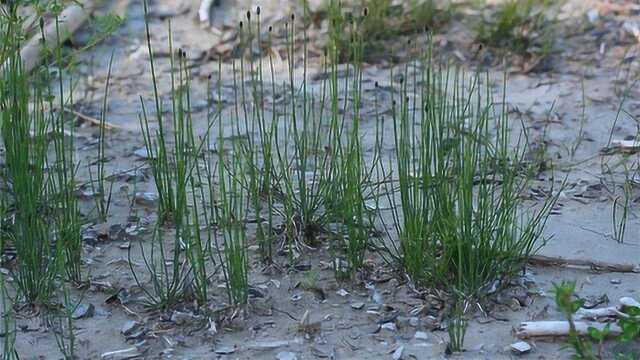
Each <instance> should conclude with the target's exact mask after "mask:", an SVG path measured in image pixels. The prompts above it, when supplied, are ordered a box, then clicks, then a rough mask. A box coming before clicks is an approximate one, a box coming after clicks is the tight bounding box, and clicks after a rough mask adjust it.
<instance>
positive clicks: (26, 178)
mask: <svg viewBox="0 0 640 360" xmlns="http://www.w3.org/2000/svg"><path fill="white" fill-rule="evenodd" d="M15 26H17V25H15ZM14 51H15V52H14V53H13V54H11V55H10V56H9V58H8V59H7V62H5V67H4V71H3V76H2V80H0V86H1V87H2V89H1V90H0V97H1V98H0V104H1V106H0V108H1V109H2V111H0V116H1V117H2V119H1V124H2V137H3V141H4V146H5V161H6V174H5V176H6V178H5V180H6V182H7V184H9V187H10V194H11V198H12V200H13V201H12V204H13V206H14V211H15V220H14V223H13V228H12V230H11V232H10V234H8V236H9V238H10V240H11V242H12V243H13V244H14V245H15V248H16V252H17V255H18V259H19V264H18V266H17V269H16V272H15V274H14V277H15V279H16V286H17V287H18V289H19V291H20V294H21V295H22V296H23V297H24V299H25V300H27V301H29V302H46V301H47V300H48V299H49V298H50V295H51V294H52V291H53V288H54V285H53V279H54V277H55V267H54V266H53V262H52V259H53V257H54V256H55V254H54V253H53V250H52V247H51V244H50V242H49V239H50V238H49V235H50V234H51V230H52V229H51V226H50V225H49V223H48V221H47V220H46V218H45V217H44V216H43V211H42V210H43V207H44V201H43V194H45V193H46V192H47V182H46V175H45V169H46V164H47V151H48V145H49V143H48V140H47V139H48V137H47V132H48V129H49V118H48V117H47V112H46V111H45V110H44V101H45V100H44V99H43V96H42V93H41V92H40V91H39V90H38V89H37V88H35V89H33V91H32V90H31V87H30V85H29V82H28V76H27V74H25V73H24V71H23V70H22V63H21V61H20V58H19V56H18V55H17V54H18V52H17V50H16V49H14ZM30 101H31V102H33V104H34V108H35V109H36V110H35V111H30V109H29V102H30Z"/></svg>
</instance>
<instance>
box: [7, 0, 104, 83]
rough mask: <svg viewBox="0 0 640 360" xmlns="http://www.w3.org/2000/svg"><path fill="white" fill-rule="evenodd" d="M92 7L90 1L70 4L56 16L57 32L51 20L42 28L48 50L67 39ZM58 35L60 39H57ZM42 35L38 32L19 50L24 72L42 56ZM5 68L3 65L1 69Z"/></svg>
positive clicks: (32, 66)
mask: <svg viewBox="0 0 640 360" xmlns="http://www.w3.org/2000/svg"><path fill="white" fill-rule="evenodd" d="M93 6H94V2H93V1H92V0H87V1H84V2H83V3H81V4H75V3H74V4H72V5H70V6H69V7H67V8H66V9H64V10H63V11H62V13H61V14H60V15H59V16H58V23H59V26H60V28H59V32H58V31H57V29H56V22H55V20H52V21H51V22H50V23H48V24H46V25H45V27H44V31H43V32H44V37H45V40H46V47H47V49H48V50H51V49H53V48H54V47H55V46H56V45H58V44H61V43H63V42H64V41H65V40H66V39H68V38H69V37H70V36H71V35H72V34H73V33H74V32H75V31H76V30H78V28H80V26H82V24H84V22H85V21H86V20H87V18H88V17H89V13H90V11H91V9H92V8H93ZM58 33H59V34H60V37H59V38H58ZM42 46H43V45H42V33H41V32H40V31H38V33H37V34H36V35H34V36H33V37H32V38H31V39H30V40H29V41H28V42H27V44H26V45H25V46H24V47H23V48H22V49H21V50H20V57H21V58H22V66H23V69H24V71H25V72H30V71H31V70H33V69H34V68H35V67H36V66H37V65H38V64H39V63H40V59H41V56H40V55H41V54H42ZM5 66H6V63H5V64H3V66H2V68H3V69H4V67H5Z"/></svg>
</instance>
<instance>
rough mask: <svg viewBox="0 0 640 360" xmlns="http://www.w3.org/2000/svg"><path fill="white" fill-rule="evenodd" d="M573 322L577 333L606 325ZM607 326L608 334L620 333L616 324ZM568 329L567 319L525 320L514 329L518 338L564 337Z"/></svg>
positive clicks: (585, 333) (586, 332)
mask: <svg viewBox="0 0 640 360" xmlns="http://www.w3.org/2000/svg"><path fill="white" fill-rule="evenodd" d="M574 324H575V327H576V332H577V333H578V334H579V335H587V334H588V333H589V328H590V327H594V328H596V329H598V330H602V329H604V328H605V326H607V324H604V323H599V322H588V321H576V322H575V323H574ZM609 326H610V328H609V330H610V331H609V336H617V335H620V333H621V329H620V327H619V326H618V325H616V324H610V325H609ZM569 329H570V327H569V322H568V321H525V322H522V323H520V326H519V327H518V328H517V329H516V336H517V337H518V338H520V339H526V338H532V337H545V336H549V337H564V336H568V335H569Z"/></svg>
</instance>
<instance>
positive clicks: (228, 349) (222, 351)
mask: <svg viewBox="0 0 640 360" xmlns="http://www.w3.org/2000/svg"><path fill="white" fill-rule="evenodd" d="M235 351H236V349H235V347H233V346H220V347H217V348H216V349H215V353H216V354H218V355H228V354H233V353H234V352H235Z"/></svg>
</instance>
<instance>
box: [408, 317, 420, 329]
mask: <svg viewBox="0 0 640 360" xmlns="http://www.w3.org/2000/svg"><path fill="white" fill-rule="evenodd" d="M409 326H411V327H418V326H420V319H419V318H418V317H417V316H412V317H410V318H409Z"/></svg>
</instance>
